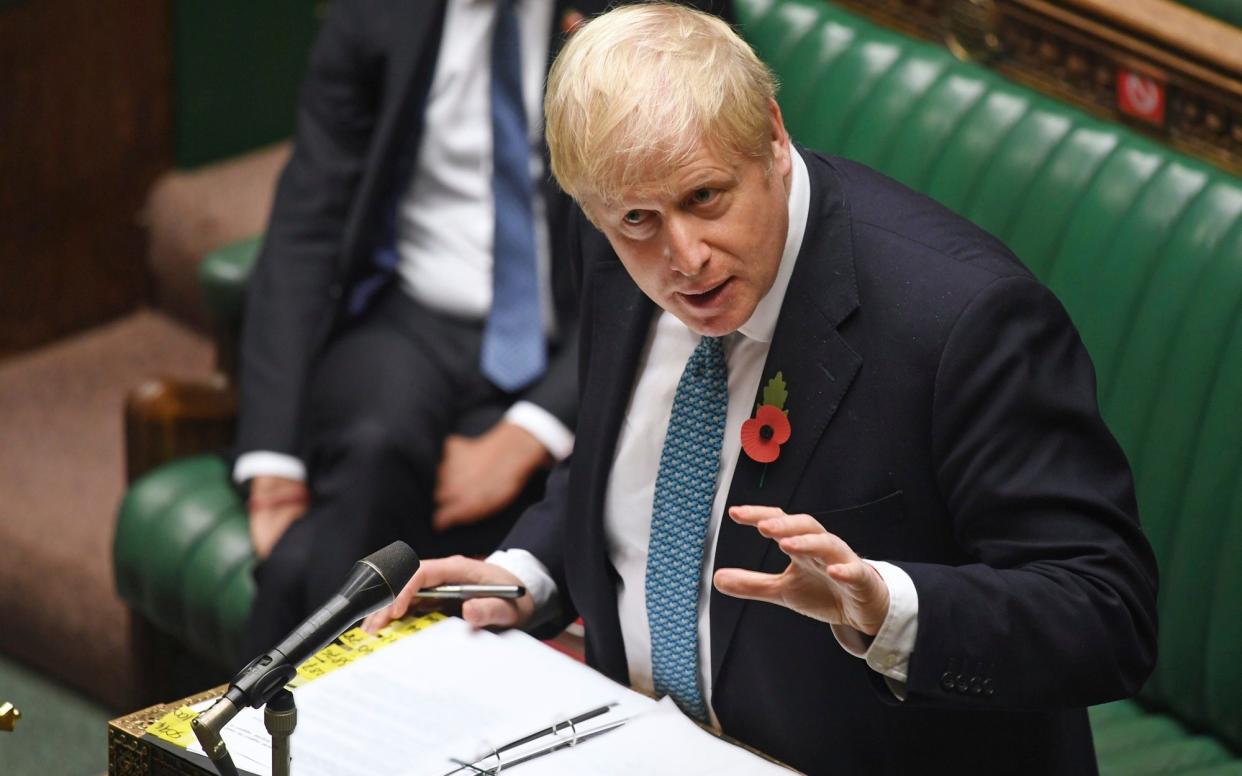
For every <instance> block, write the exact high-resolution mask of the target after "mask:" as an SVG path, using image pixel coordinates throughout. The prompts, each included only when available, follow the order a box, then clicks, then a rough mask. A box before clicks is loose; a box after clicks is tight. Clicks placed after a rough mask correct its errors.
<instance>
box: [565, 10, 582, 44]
mask: <svg viewBox="0 0 1242 776" xmlns="http://www.w3.org/2000/svg"><path fill="white" fill-rule="evenodd" d="M585 21H586V17H585V16H583V15H582V12H581V11H579V10H577V9H576V8H570V9H567V10H566V11H565V13H564V14H562V15H561V34H562V35H564V36H565V37H566V38H568V37H569V36H570V35H573V34H574V33H575V32H577V31H578V28H579V27H581V26H582V23H583V22H585Z"/></svg>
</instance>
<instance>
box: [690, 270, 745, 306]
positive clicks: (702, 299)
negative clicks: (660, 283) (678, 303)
mask: <svg viewBox="0 0 1242 776" xmlns="http://www.w3.org/2000/svg"><path fill="white" fill-rule="evenodd" d="M732 280H733V278H731V277H728V278H725V279H724V280H722V281H720V282H719V283H717V284H716V285H714V286H708V287H707V288H704V289H703V290H702V291H678V292H677V295H678V296H680V297H681V298H682V300H684V301H685V302H686V304H688V305H690V306H691V307H710V306H711V305H712V304H715V302H716V301H717V300H718V299H719V298H720V296H721V294H722V293H723V292H724V290H725V288H726V287H728V285H729V283H730V282H732Z"/></svg>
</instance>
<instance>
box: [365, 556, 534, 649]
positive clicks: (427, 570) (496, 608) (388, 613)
mask: <svg viewBox="0 0 1242 776" xmlns="http://www.w3.org/2000/svg"><path fill="white" fill-rule="evenodd" d="M521 584H522V580H520V579H518V578H517V577H515V576H513V575H512V574H510V573H509V572H508V571H505V570H504V569H502V568H501V567H500V566H494V565H492V564H490V563H484V562H483V561H481V560H473V559H471V558H463V557H462V556H460V555H454V556H453V557H451V558H438V559H436V560H425V561H423V563H422V565H421V566H419V567H418V571H417V573H415V574H414V576H413V577H412V578H411V579H410V581H409V582H408V583H407V584H406V586H405V587H403V588H402V589H401V592H400V593H398V594H397V597H396V599H395V600H393V602H392V603H391V604H389V605H388V606H386V607H384V608H383V609H380V610H379V611H378V612H375V613H374V614H372V615H370V616H369V617H367V618H366V620H365V621H363V623H362V627H363V629H364V630H366V631H367V632H368V633H375V632H376V631H377V630H379V629H380V628H382V627H384V626H385V625H387V624H388V623H390V622H392V621H393V620H399V619H401V618H402V617H404V616H405V613H406V612H407V611H409V609H410V605H411V604H413V603H415V602H416V601H417V600H418V591H419V590H420V589H422V588H424V587H435V586H437V585H521ZM534 614H535V602H534V600H532V599H531V597H530V593H527V594H526V595H524V596H522V597H521V598H518V599H516V600H508V599H504V598H472V599H470V600H468V601H463V602H462V606H461V616H462V619H463V620H465V621H466V622H468V623H470V624H471V625H473V626H474V627H476V628H487V627H501V628H520V627H522V626H523V625H525V624H526V623H528V622H530V618H531V617H532V616H534Z"/></svg>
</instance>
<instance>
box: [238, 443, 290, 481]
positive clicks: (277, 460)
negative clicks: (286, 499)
mask: <svg viewBox="0 0 1242 776" xmlns="http://www.w3.org/2000/svg"><path fill="white" fill-rule="evenodd" d="M255 477H284V478H285V479H287V480H297V481H298V482H306V467H305V466H303V465H302V462H301V461H299V460H298V459H297V458H294V457H293V456H292V455H285V454H284V453H273V452H269V451H267V450H256V451H254V452H251V453H243V454H241V455H240V456H238V457H237V463H235V464H233V481H234V482H236V483H238V484H239V485H240V484H241V483H243V482H246V481H247V480H252V479H254V478H255Z"/></svg>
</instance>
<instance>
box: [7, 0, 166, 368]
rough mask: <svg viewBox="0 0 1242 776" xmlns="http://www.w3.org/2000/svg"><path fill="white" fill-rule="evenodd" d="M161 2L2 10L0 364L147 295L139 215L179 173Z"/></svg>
mask: <svg viewBox="0 0 1242 776" xmlns="http://www.w3.org/2000/svg"><path fill="white" fill-rule="evenodd" d="M168 40H169V17H168V3H167V2H166V0H127V1H124V2H122V1H121V0H37V1H34V0H30V1H28V2H22V3H17V4H15V5H13V4H10V5H8V6H6V7H3V8H0V358H2V357H4V356H5V355H9V354H11V353H13V352H15V351H18V350H22V349H26V348H31V347H34V346H36V345H39V344H42V343H45V342H48V341H50V340H52V339H55V338H57V337H60V336H63V335H65V334H67V333H70V332H73V331H76V330H79V329H82V328H85V327H88V326H92V325H94V324H97V323H101V322H103V321H106V320H108V319H111V318H114V317H116V316H118V315H120V314H122V313H124V312H126V311H128V310H130V309H132V308H133V307H135V306H136V305H137V304H138V303H139V302H140V301H142V300H143V299H144V298H145V296H146V282H147V281H146V273H145V270H144V258H143V257H144V250H145V249H144V240H143V235H142V231H141V229H140V227H139V223H138V219H139V211H140V208H141V206H142V202H143V198H144V196H145V194H146V192H147V189H148V187H149V186H150V184H151V182H152V181H153V180H154V178H155V176H156V175H157V174H158V173H159V172H160V171H162V170H164V169H166V168H167V167H169V166H170V164H171V159H172V153H171V148H172V122H171V114H172V111H171V102H170V84H171V65H170V61H171V57H170V52H169V43H168Z"/></svg>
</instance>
